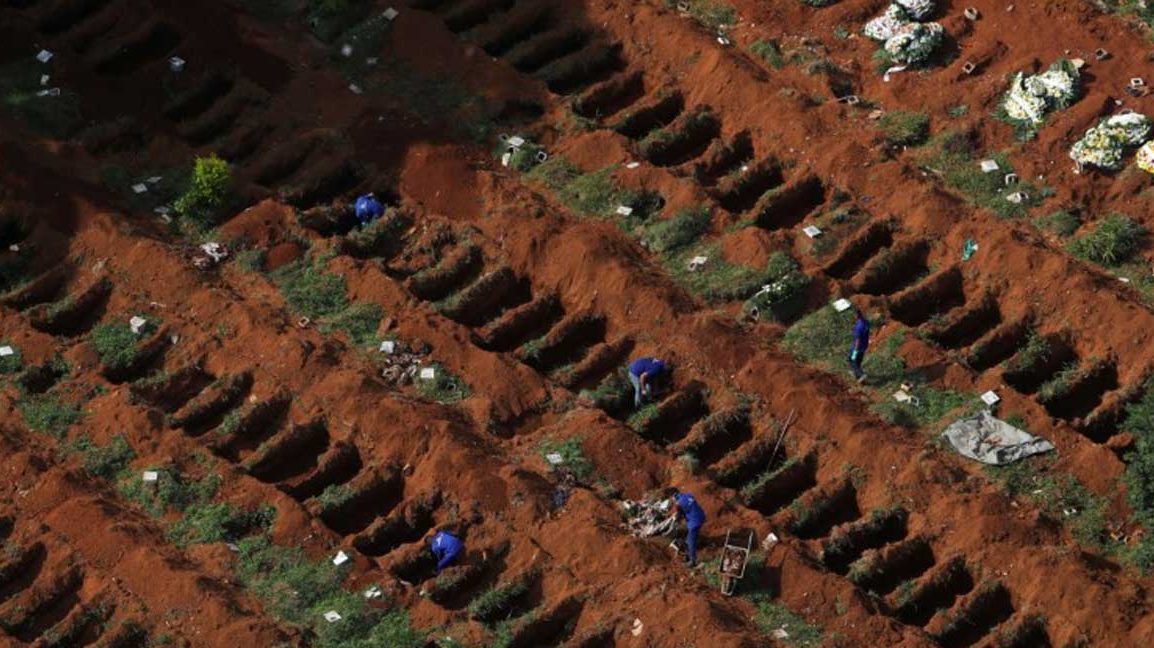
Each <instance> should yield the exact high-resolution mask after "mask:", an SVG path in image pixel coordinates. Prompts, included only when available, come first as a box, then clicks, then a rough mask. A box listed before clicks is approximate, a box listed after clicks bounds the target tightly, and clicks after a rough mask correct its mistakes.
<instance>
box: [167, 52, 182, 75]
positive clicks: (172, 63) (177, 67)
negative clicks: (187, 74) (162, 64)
mask: <svg viewBox="0 0 1154 648" xmlns="http://www.w3.org/2000/svg"><path fill="white" fill-rule="evenodd" d="M184 63H185V61H184V59H182V58H180V57H179V56H174V57H172V58H170V59H168V69H170V70H172V71H173V72H180V71H181V70H183V69H184Z"/></svg>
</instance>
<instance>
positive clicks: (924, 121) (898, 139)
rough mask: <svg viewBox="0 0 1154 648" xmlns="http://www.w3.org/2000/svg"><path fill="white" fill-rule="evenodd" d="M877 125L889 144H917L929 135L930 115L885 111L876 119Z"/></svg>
mask: <svg viewBox="0 0 1154 648" xmlns="http://www.w3.org/2000/svg"><path fill="white" fill-rule="evenodd" d="M878 126H879V127H880V128H881V131H882V137H884V138H885V141H886V143H887V144H889V145H890V146H918V145H920V144H924V143H925V141H926V138H928V137H929V136H930V116H929V115H927V114H925V113H920V112H909V111H905V110H895V111H893V112H887V113H886V114H884V115H882V118H881V119H880V120H879V121H878Z"/></svg>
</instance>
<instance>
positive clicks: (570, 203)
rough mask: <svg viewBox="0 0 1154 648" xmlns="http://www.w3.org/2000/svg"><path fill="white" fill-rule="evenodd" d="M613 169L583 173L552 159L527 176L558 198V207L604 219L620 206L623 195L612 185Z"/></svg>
mask: <svg viewBox="0 0 1154 648" xmlns="http://www.w3.org/2000/svg"><path fill="white" fill-rule="evenodd" d="M613 170H614V167H612V166H609V167H605V168H603V169H599V170H597V171H593V172H590V173H585V172H583V171H581V170H580V169H578V168H577V167H576V166H574V165H573V164H572V163H571V162H569V161H568V160H566V159H564V158H562V157H558V156H554V157H552V158H550V159H549V160H547V161H545V162H544V163H543V164H540V165H538V166H536V167H535V168H534V169H533V170H532V171H530V172H529V175H530V177H532V178H534V179H537V180H539V181H540V182H541V183H542V184H543V185H545V187H546V188H547V189H549V190H550V191H551V192H553V193H555V194H556V195H557V198H558V200H560V201H561V204H563V205H565V206H566V207H568V208H569V209H571V210H572V211H573V212H575V213H577V214H579V215H583V216H597V217H606V216H608V215H609V214H610V213H612V212H613V210H614V209H616V208H617V206H618V205H620V204H621V203H622V191H621V190H620V189H619V188H618V187H617V185H616V184H615V183H614V182H613V179H612V177H611V176H612V173H613Z"/></svg>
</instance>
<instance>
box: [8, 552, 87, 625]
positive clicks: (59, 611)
mask: <svg viewBox="0 0 1154 648" xmlns="http://www.w3.org/2000/svg"><path fill="white" fill-rule="evenodd" d="M51 578H52V581H51V582H50V583H48V584H47V585H45V586H43V587H42V588H41V587H38V588H37V589H35V590H33V591H32V592H31V594H29V595H27V596H25V597H24V598H23V599H22V600H20V601H19V602H18V604H17V605H16V606H15V607H14V609H13V610H12V611H11V612H12V613H11V614H10V615H6V616H3V617H0V627H3V628H4V630H5V631H6V632H7V633H8V634H10V635H12V636H14V637H16V638H17V639H19V640H21V641H24V642H28V643H31V642H32V641H35V640H36V638H37V637H39V636H40V635H41V634H43V633H44V632H45V631H46V630H48V629H49V628H51V627H52V626H54V625H56V624H57V623H59V622H60V621H62V620H63V619H64V617H66V616H68V612H69V611H70V610H71V609H72V608H73V607H75V606H76V605H77V604H79V603H80V597H79V591H80V587H81V585H83V584H84V574H83V573H82V572H81V570H80V568H79V567H69V568H67V569H65V571H64V572H63V573H61V574H53V575H52V576H51Z"/></svg>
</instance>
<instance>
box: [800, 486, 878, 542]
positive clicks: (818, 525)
mask: <svg viewBox="0 0 1154 648" xmlns="http://www.w3.org/2000/svg"><path fill="white" fill-rule="evenodd" d="M859 518H861V510H860V509H859V508H858V504H857V492H856V491H855V490H854V487H853V484H852V483H850V482H849V481H848V480H847V481H845V482H843V483H842V484H841V485H839V486H838V487H837V488H835V489H834V490H833V491H832V492H828V493H827V492H822V493H819V494H817V495H816V496H814V497H811V498H809V499H808V501H803V502H801V504H800V512H799V513H798V515H797V517H796V518H795V520H794V523H793V524H791V525H790V530H791V531H792V532H793V534H794V535H796V536H797V537H799V538H801V539H803V540H813V539H816V538H823V537H825V536H827V535H829V532H830V531H831V530H832V529H833V528H834V527H835V526H837V525H839V524H844V523H846V522H853V521H854V520H857V519H859Z"/></svg>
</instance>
